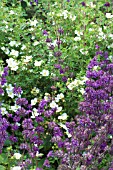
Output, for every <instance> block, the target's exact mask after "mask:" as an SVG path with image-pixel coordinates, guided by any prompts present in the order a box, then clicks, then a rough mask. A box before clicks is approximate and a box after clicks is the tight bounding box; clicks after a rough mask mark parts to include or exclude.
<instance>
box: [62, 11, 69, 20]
mask: <svg viewBox="0 0 113 170" xmlns="http://www.w3.org/2000/svg"><path fill="white" fill-rule="evenodd" d="M62 15H63V16H64V19H67V17H68V11H67V10H64V11H63V12H62Z"/></svg>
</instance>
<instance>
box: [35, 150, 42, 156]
mask: <svg viewBox="0 0 113 170" xmlns="http://www.w3.org/2000/svg"><path fill="white" fill-rule="evenodd" d="M43 155H44V154H43V153H39V152H38V151H37V152H36V157H41V156H43Z"/></svg>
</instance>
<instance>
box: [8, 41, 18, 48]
mask: <svg viewBox="0 0 113 170" xmlns="http://www.w3.org/2000/svg"><path fill="white" fill-rule="evenodd" d="M16 43H17V42H16V41H10V43H9V45H10V46H11V47H13V46H15V45H16Z"/></svg>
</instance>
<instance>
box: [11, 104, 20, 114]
mask: <svg viewBox="0 0 113 170" xmlns="http://www.w3.org/2000/svg"><path fill="white" fill-rule="evenodd" d="M19 108H20V106H19V105H17V104H15V105H14V106H11V110H12V111H14V112H16V111H17V110H18V109H19Z"/></svg>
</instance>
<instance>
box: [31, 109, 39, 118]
mask: <svg viewBox="0 0 113 170" xmlns="http://www.w3.org/2000/svg"><path fill="white" fill-rule="evenodd" d="M39 115H40V114H39V113H38V112H37V109H36V108H33V111H32V116H31V118H35V117H36V116H39Z"/></svg>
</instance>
